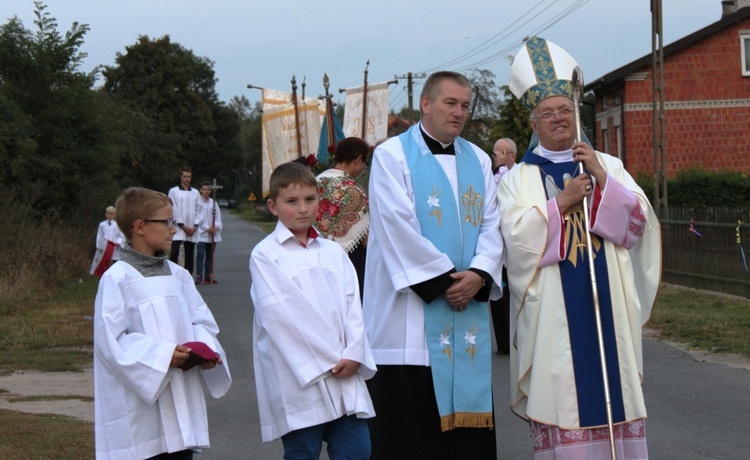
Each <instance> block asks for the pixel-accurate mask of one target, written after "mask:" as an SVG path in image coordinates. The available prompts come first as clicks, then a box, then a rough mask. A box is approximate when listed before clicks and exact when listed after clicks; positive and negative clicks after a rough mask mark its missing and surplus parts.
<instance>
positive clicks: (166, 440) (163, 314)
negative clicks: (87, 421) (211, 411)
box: [94, 262, 232, 460]
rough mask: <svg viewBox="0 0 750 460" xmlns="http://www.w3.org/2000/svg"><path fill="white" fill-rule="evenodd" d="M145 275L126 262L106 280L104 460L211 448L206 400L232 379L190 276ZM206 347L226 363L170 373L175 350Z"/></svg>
mask: <svg viewBox="0 0 750 460" xmlns="http://www.w3.org/2000/svg"><path fill="white" fill-rule="evenodd" d="M168 263H169V268H170V270H171V272H172V273H173V275H172V276H153V277H143V275H141V274H140V272H138V270H136V269H135V268H133V267H132V266H131V265H130V264H128V263H126V262H120V263H117V264H115V265H113V266H112V267H111V268H110V269H109V270H107V272H106V273H105V274H104V275H103V276H102V279H101V281H100V282H99V291H98V293H97V296H96V302H95V313H94V400H95V401H94V407H95V419H96V422H95V432H96V457H97V459H117V460H123V459H144V458H149V457H152V456H154V455H158V454H160V453H163V452H175V451H180V450H185V449H189V448H202V447H208V445H209V439H208V420H207V417H206V403H205V399H204V395H203V384H205V386H206V388H207V389H208V391H209V393H210V394H211V396H213V397H214V398H218V397H221V396H223V395H224V394H225V393H226V392H227V390H228V389H229V386H230V385H231V382H232V379H231V376H230V374H229V368H228V364H227V358H226V354H225V353H224V350H223V348H222V347H221V345H220V344H219V341H218V340H217V338H216V336H217V334H218V332H219V328H218V326H217V325H216V321H215V320H214V318H213V315H212V314H211V312H210V310H209V309H208V307H207V306H206V304H205V302H204V301H203V299H202V298H201V296H200V294H199V293H198V291H197V290H196V288H195V282H194V281H193V279H192V277H191V276H190V273H188V272H187V271H186V270H185V269H183V268H182V267H179V266H178V265H176V264H174V263H171V262H168ZM191 341H200V342H204V343H205V344H206V345H208V346H209V347H211V349H213V350H214V351H216V352H217V353H219V355H220V356H221V358H222V360H223V362H224V363H223V365H217V366H216V367H215V368H214V369H211V370H206V371H203V370H201V368H200V366H196V367H194V368H192V369H190V370H189V371H182V370H181V369H178V368H170V367H169V364H170V362H171V360H172V354H173V352H174V349H175V346H176V345H178V344H182V343H185V342H191Z"/></svg>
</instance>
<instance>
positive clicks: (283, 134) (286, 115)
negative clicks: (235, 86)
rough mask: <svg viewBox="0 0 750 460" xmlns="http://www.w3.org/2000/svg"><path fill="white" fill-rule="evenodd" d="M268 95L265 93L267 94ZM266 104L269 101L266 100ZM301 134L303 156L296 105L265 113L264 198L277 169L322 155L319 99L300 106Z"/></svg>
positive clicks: (287, 105) (265, 109)
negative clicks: (301, 159)
mask: <svg viewBox="0 0 750 460" xmlns="http://www.w3.org/2000/svg"><path fill="white" fill-rule="evenodd" d="M264 92H265V90H264ZM264 100H265V97H264ZM297 112H298V116H299V134H300V139H299V140H300V146H301V148H302V153H301V154H300V153H299V152H298V149H297V122H296V117H295V111H294V104H283V105H269V106H268V108H264V109H263V138H262V139H263V140H262V145H263V197H264V198H265V197H266V196H267V195H268V191H269V188H268V183H269V179H270V178H271V172H273V170H274V168H276V166H278V165H280V164H282V163H287V162H289V161H293V160H295V159H297V158H298V157H300V156H305V157H306V156H308V155H310V154H315V153H317V151H318V144H319V142H320V110H319V103H318V100H317V99H306V100H304V101H302V102H299V103H298V108H297Z"/></svg>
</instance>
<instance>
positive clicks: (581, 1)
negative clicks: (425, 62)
mask: <svg viewBox="0 0 750 460" xmlns="http://www.w3.org/2000/svg"><path fill="white" fill-rule="evenodd" d="M558 1H559V0H554V1H553V2H552V3H551V4H549V5H547V6H546V7H545V12H546V11H549V9H550V8H551V7H552V6H554V5H555V4H556V3H558ZM589 1H590V0H576V1H575V2H574V3H573V4H571V5H568V6H567V7H565V9H563V10H562V11H560V12H558V13H555V15H554V16H553V17H551V18H550V19H548V20H547V21H546V22H544V23H543V24H541V25H540V26H538V27H537V28H536V29H535V30H533V31H532V32H531V33H529V34H526V36H524V38H523V39H521V40H516V41H514V42H513V43H512V44H510V45H508V46H505V47H504V48H502V49H500V50H499V51H496V52H494V53H493V54H491V55H490V56H488V57H485V58H483V59H480V60H478V61H475V62H473V63H470V64H466V65H464V66H463V67H461V68H460V69H457V71H459V72H463V71H466V70H469V69H473V68H478V67H479V66H482V65H485V64H487V63H490V62H492V61H495V60H497V59H498V58H500V57H503V56H505V55H507V54H508V53H510V52H512V51H515V50H517V49H518V48H519V47H520V46H521V45H523V43H524V42H525V41H526V40H527V39H528V37H529V36H534V35H538V34H540V33H541V32H544V31H545V30H547V29H549V28H550V27H552V26H553V25H555V24H557V23H558V22H560V21H561V20H562V19H564V18H566V17H568V16H569V15H570V14H572V13H573V12H575V11H576V10H578V9H579V8H581V7H582V6H583V5H585V4H586V3H588V2H589ZM542 3H544V0H542V1H540V2H539V3H537V4H536V5H534V6H532V7H531V8H530V9H529V10H527V11H526V12H525V13H523V14H522V15H521V16H520V17H519V18H518V19H517V20H515V21H513V26H512V27H511V28H509V29H506V30H503V31H502V32H499V33H497V34H495V35H494V36H493V37H491V38H490V39H488V40H486V41H485V42H484V43H482V44H481V45H479V46H478V47H476V48H474V49H472V50H470V51H469V52H467V53H465V54H463V55H461V56H459V57H457V58H455V59H452V60H450V61H448V62H447V63H445V64H443V65H442V66H437V67H433V68H430V69H427V70H425V71H424V72H426V73H430V72H433V71H435V70H440V69H445V68H450V67H451V66H455V64H458V63H460V62H463V61H466V60H468V59H470V58H472V57H475V56H477V55H478V54H480V53H482V52H484V51H486V50H488V49H490V48H491V47H493V46H496V45H498V44H500V43H501V42H503V41H504V40H506V39H508V38H510V37H511V36H512V35H513V34H516V35H518V34H517V33H518V31H519V30H521V28H523V27H524V26H527V25H528V24H530V23H531V22H533V21H534V20H537V19H539V17H540V15H532V13H533V12H534V11H535V10H536V9H537V8H539V7H540V6H541V5H542ZM529 15H531V16H530V17H528V18H527V19H526V20H525V21H522V20H523V19H524V18H526V17H527V16H529Z"/></svg>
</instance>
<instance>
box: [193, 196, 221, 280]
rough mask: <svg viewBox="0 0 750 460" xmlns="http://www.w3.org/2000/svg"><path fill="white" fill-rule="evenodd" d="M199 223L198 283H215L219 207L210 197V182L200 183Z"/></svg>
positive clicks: (219, 222)
mask: <svg viewBox="0 0 750 460" xmlns="http://www.w3.org/2000/svg"><path fill="white" fill-rule="evenodd" d="M200 193H201V207H202V208H203V209H202V211H201V214H202V216H201V225H200V227H199V228H198V275H197V277H196V278H195V282H196V283H198V284H216V280H215V279H214V253H215V252H216V243H220V242H221V227H222V224H221V209H220V208H219V205H217V204H216V201H215V200H214V199H213V198H211V184H209V183H208V182H203V183H202V184H201V190H200Z"/></svg>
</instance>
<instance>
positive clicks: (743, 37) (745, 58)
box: [740, 32, 750, 77]
mask: <svg viewBox="0 0 750 460" xmlns="http://www.w3.org/2000/svg"><path fill="white" fill-rule="evenodd" d="M740 44H741V45H742V46H741V47H742V76H743V77H750V32H746V33H741V34H740Z"/></svg>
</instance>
